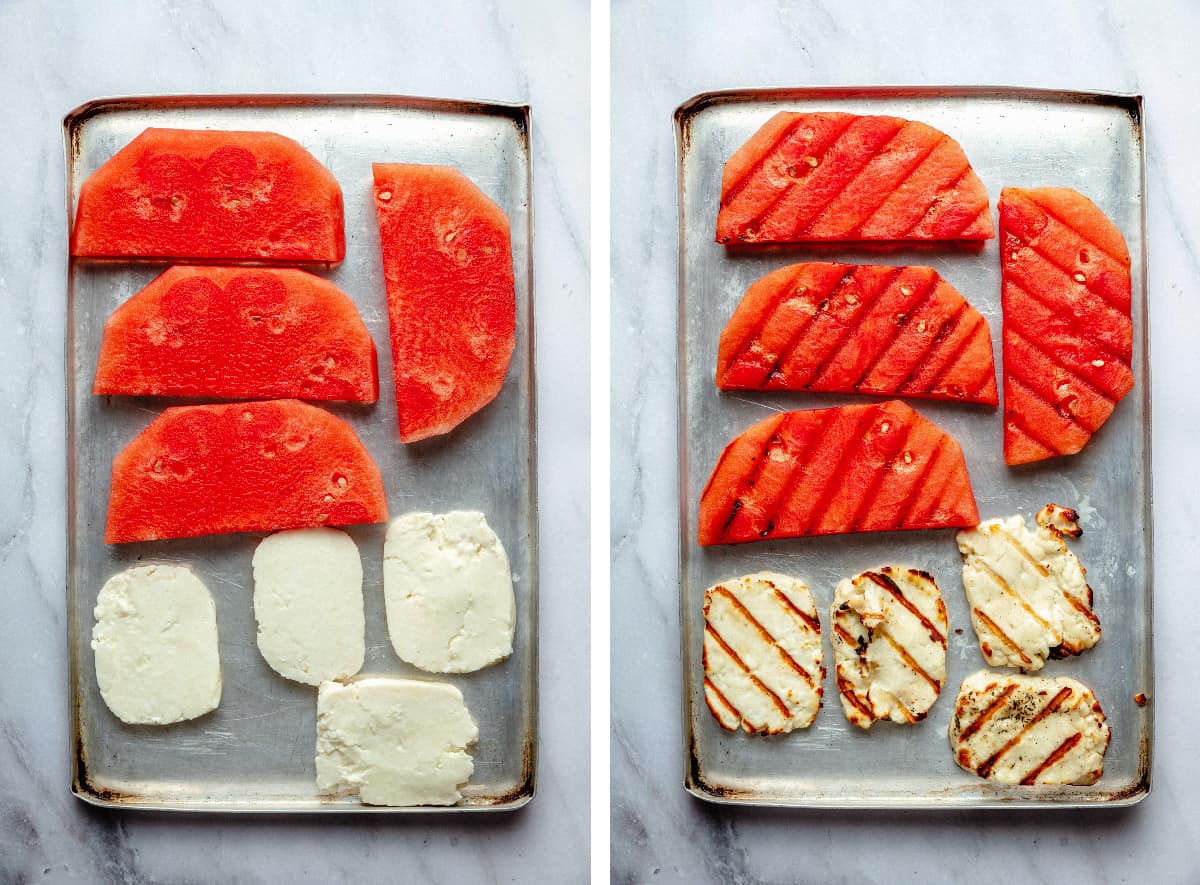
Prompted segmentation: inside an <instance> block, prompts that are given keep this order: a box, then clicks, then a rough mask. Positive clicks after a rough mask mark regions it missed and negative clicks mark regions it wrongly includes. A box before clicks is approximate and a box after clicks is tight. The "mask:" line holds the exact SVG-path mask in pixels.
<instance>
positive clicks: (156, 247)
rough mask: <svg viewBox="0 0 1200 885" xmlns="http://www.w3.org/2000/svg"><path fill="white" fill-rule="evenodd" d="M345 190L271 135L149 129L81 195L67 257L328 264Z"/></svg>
mask: <svg viewBox="0 0 1200 885" xmlns="http://www.w3.org/2000/svg"><path fill="white" fill-rule="evenodd" d="M345 253H346V236H345V230H344V220H343V213H342V189H341V188H340V187H339V186H338V183H337V180H336V179H335V178H334V177H333V175H332V174H330V172H329V170H328V169H326V168H325V167H324V166H322V165H321V164H320V163H319V162H317V160H316V158H315V157H313V155H312V154H310V153H309V152H308V151H306V150H305V149H304V148H303V147H301V146H300V145H299V144H298V143H297V142H295V141H293V140H292V139H290V138H285V137H284V136H282V135H277V134H276V133H274V132H229V131H221V130H198V129H197V130H193V129H147V130H146V131H144V132H143V133H142V134H141V135H139V136H138V137H137V138H135V139H134V140H133V141H131V142H130V143H129V144H127V145H126V146H125V147H123V148H122V149H121V150H120V151H118V152H117V153H116V155H114V156H113V157H112V159H110V160H109V161H108V162H107V163H105V164H104V165H103V166H101V167H100V168H99V169H97V170H96V171H95V172H93V173H92V174H91V175H90V176H89V177H88V178H87V180H85V181H84V183H83V186H82V187H81V188H80V191H79V208H78V211H77V213H76V216H75V227H74V229H73V230H72V232H71V254H72V255H78V256H85V257H93V258H128V257H136V258H150V259H181V258H198V259H205V260H213V261H293V262H294V261H307V262H326V263H332V262H337V261H341V260H342V258H343V257H344V256H345Z"/></svg>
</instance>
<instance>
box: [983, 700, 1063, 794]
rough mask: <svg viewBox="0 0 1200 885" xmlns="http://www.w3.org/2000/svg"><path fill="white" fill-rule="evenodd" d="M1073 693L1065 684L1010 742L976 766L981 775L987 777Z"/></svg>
mask: <svg viewBox="0 0 1200 885" xmlns="http://www.w3.org/2000/svg"><path fill="white" fill-rule="evenodd" d="M1071 694H1072V692H1071V689H1069V688H1066V687H1065V686H1064V687H1063V688H1061V689H1059V692H1058V694H1056V695H1055V696H1054V697H1052V698H1051V699H1050V702H1049V703H1048V704H1046V706H1044V707H1043V708H1042V709H1041V710H1040V711H1039V712H1038V714H1037V715H1036V716H1034V717H1033V718H1032V719H1030V720H1029V721H1028V722H1026V723H1025V726H1024V727H1023V728H1022V729H1021V730H1020V731H1018V732H1017V733H1016V734H1014V735H1013V736H1012V737H1011V738H1009V739H1008V742H1007V743H1006V744H1005V745H1004V746H1002V747H1001V748H1000V749H999V750H997V751H996V752H995V753H993V754H992V755H991V756H989V757H988V758H987V759H985V760H984V761H983V762H982V763H981V764H979V765H977V766H976V767H975V770H976V771H977V772H979V774H980V776H982V777H987V776H988V775H989V774H991V771H992V769H993V768H994V767H995V765H996V763H997V762H999V761H1000V759H1001V758H1003V756H1004V755H1005V754H1006V753H1008V752H1009V751H1010V750H1012V748H1013V747H1015V746H1016V745H1017V744H1019V743H1020V742H1021V738H1023V737H1025V735H1027V734H1029V732H1030V731H1031V730H1032V729H1033V727H1034V726H1035V725H1037V724H1038V723H1039V722H1041V721H1042V720H1043V719H1045V718H1046V717H1047V716H1049V715H1050V714H1051V713H1053V712H1054V711H1055V710H1057V709H1058V708H1059V706H1060V705H1061V704H1062V703H1063V701H1065V700H1067V699H1068V698H1069V697H1071Z"/></svg>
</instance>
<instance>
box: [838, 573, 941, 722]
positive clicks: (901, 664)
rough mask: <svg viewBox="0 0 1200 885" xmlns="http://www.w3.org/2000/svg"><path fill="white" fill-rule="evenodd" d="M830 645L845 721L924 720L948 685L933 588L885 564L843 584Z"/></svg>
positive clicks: (926, 579) (926, 578) (919, 576)
mask: <svg viewBox="0 0 1200 885" xmlns="http://www.w3.org/2000/svg"><path fill="white" fill-rule="evenodd" d="M829 620H830V625H831V626H830V630H831V637H830V640H831V642H832V643H833V657H834V661H835V662H836V665H837V667H836V672H837V686H838V693H839V694H840V696H841V700H842V711H843V712H844V713H845V714H846V718H847V719H848V720H850V722H852V723H854V724H855V725H857V726H858V727H859V728H870V727H871V724H872V723H873V722H875V721H876V720H878V719H890V720H891V721H892V722H898V723H913V722H919V721H921V720H922V719H924V718H925V716H926V714H928V712H929V708H930V707H932V706H933V704H934V701H936V700H937V699H938V695H939V694H940V693H941V691H942V686H943V685H945V683H946V638H947V634H948V629H949V623H948V621H947V619H946V606H945V603H944V602H943V601H942V593H941V591H940V590H939V589H938V585H937V582H936V581H934V579H933V577H932V576H931V575H929V574H928V573H926V572H923V571H919V570H917V569H905V568H897V567H893V566H884V567H882V568H880V569H877V570H875V571H866V572H863V573H862V574H860V575H856V576H854V577H853V578H847V579H845V580H843V581H841V582H840V583H839V584H838V585H837V587H836V589H835V590H834V594H833V606H832V609H831V612H830V619H829Z"/></svg>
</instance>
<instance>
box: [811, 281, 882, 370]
mask: <svg viewBox="0 0 1200 885" xmlns="http://www.w3.org/2000/svg"><path fill="white" fill-rule="evenodd" d="M903 272H904V267H897V268H896V269H895V270H893V271H892V272H891V273H890V274H889V275H888V276H887V277H885V278H884V279H883V281H882V284H881V285H880V286H878V287H877V288H876V289H875V290H874V291H873V292H872V293H871V297H870V298H869V299H868V300H866V301H864V302H863V304H862V307H861V308H860V309H859V311H858V313H856V314H855V316H854V321H853V323H847V324H846V328H845V330H844V331H843V332H842V334H841V336H840V337H839V338H838V341H837V343H836V344H835V345H834V347H833V350H832V351H830V353H829V355H828V356H827V357H826V358H825V359H824V360H822V361H821V362H820V363H819V364H818V365H817V367H816V368H815V369H814V370H813V371H812V374H811V375H810V376H809V380H808V381H807V382H806V383H805V384H804V385H803V387H805V388H808V389H811V388H812V387H813V385H815V384H820V383H821V376H822V375H823V374H825V372H826V370H827V369H828V368H829V367H830V366H831V365H833V364H834V362H835V361H836V360H837V356H838V354H839V353H841V352H842V350H843V348H845V346H846V342H847V341H849V340H850V337H851V335H853V334H854V333H855V332H857V331H858V330H859V329H861V328H862V324H863V322H864V320H866V318H867V317H868V316H869V315H870V313H871V309H872V308H874V307H875V305H876V304H878V303H879V299H880V298H882V297H883V295H884V293H886V292H887V291H888V290H889V289H891V288H892V286H894V285H895V284H896V280H898V279H899V278H900V274H902V273H903Z"/></svg>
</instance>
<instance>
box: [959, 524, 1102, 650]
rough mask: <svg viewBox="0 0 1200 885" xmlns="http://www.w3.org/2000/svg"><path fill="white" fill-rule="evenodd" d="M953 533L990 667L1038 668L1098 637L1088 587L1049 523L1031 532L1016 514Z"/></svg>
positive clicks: (1088, 645) (1059, 534)
mask: <svg viewBox="0 0 1200 885" xmlns="http://www.w3.org/2000/svg"><path fill="white" fill-rule="evenodd" d="M1039 515H1042V514H1039ZM1055 518H1056V519H1059V518H1061V517H1055ZM1064 525H1065V523H1064ZM957 539H958V549H959V551H961V553H962V555H963V557H964V559H963V588H964V589H965V590H966V593H967V600H968V602H969V603H970V605H971V623H972V624H973V626H974V627H975V634H976V636H977V637H978V638H979V647H980V649H981V650H982V651H983V656H984V658H985V659H986V660H987V662H988V663H989V664H991V665H992V666H993V667H1017V668H1020V669H1022V670H1040V669H1041V668H1042V666H1043V665H1044V664H1045V663H1046V660H1047V659H1048V658H1059V657H1066V656H1067V655H1077V654H1079V653H1080V652H1082V651H1084V650H1085V649H1089V648H1091V647H1092V646H1093V645H1095V644H1096V643H1097V642H1099V641H1100V621H1099V619H1098V618H1097V617H1096V615H1095V613H1094V612H1093V611H1092V589H1091V587H1089V586H1088V584H1087V581H1086V579H1085V578H1084V569H1083V567H1082V566H1081V565H1080V564H1079V560H1078V559H1077V558H1076V557H1075V554H1074V553H1072V552H1071V551H1070V550H1068V549H1067V545H1066V543H1065V541H1064V540H1063V532H1062V531H1060V530H1059V529H1058V528H1057V527H1056V526H1055V525H1053V524H1050V523H1049V522H1048V523H1047V525H1043V526H1038V527H1037V530H1036V531H1030V530H1029V529H1028V528H1026V526H1025V521H1024V520H1023V519H1022V518H1021V517H1020V516H1009V517H1004V518H1000V519H989V520H987V521H985V522H982V523H980V524H979V525H978V526H977V527H976V528H974V529H970V530H968V531H961V532H959V533H958V535H957Z"/></svg>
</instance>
